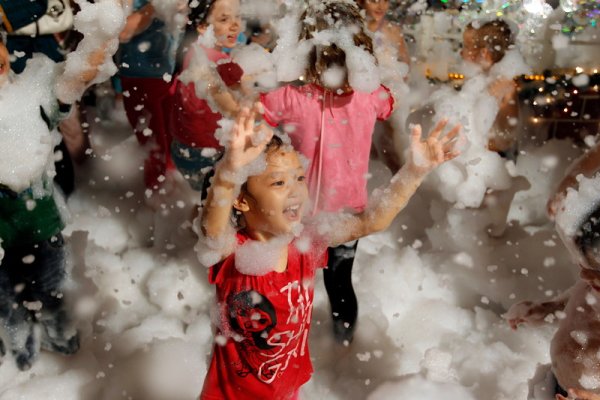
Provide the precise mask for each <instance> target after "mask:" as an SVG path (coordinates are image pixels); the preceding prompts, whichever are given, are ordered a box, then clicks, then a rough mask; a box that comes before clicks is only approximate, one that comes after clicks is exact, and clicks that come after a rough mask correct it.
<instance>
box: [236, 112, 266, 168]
mask: <svg viewBox="0 0 600 400" xmlns="http://www.w3.org/2000/svg"><path fill="white" fill-rule="evenodd" d="M255 122H256V111H255V110H250V109H248V108H243V109H242V111H241V112H240V113H239V115H238V117H237V119H236V120H235V125H234V126H233V129H232V130H231V137H230V138H229V141H228V144H227V149H226V152H225V157H224V161H225V164H226V166H227V168H228V169H229V170H230V171H231V172H237V171H239V170H240V169H242V168H243V167H245V166H246V165H248V164H250V163H251V162H252V161H254V160H255V159H256V158H257V157H258V156H259V155H260V154H261V153H262V152H263V150H264V149H265V146H266V145H267V143H269V141H270V140H271V138H272V137H273V130H272V129H271V128H269V127H268V126H267V125H266V124H264V123H260V124H256V123H255Z"/></svg>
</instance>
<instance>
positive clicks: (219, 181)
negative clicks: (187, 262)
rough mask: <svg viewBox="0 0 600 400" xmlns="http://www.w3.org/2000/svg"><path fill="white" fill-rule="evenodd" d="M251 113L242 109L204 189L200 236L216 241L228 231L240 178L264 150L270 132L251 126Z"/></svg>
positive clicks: (252, 117) (253, 117)
mask: <svg viewBox="0 0 600 400" xmlns="http://www.w3.org/2000/svg"><path fill="white" fill-rule="evenodd" d="M254 121H255V113H254V111H250V110H248V109H243V110H242V111H241V112H240V114H239V116H238V118H237V120H236V123H235V125H234V128H233V131H232V132H231V138H230V140H229V143H228V144H227V146H226V150H225V154H224V156H223V158H222V160H221V161H220V162H219V163H218V164H217V166H216V168H215V175H214V177H213V179H212V182H211V185H210V187H209V190H208V196H207V199H206V204H205V206H204V210H203V212H202V220H201V227H202V233H203V234H204V235H205V236H206V237H207V238H208V239H213V240H214V239H219V238H221V237H222V236H223V235H224V234H226V233H228V232H229V231H230V229H231V224H230V222H229V221H230V215H231V209H232V206H233V203H234V201H235V200H236V198H237V195H238V194H239V190H240V184H241V183H243V182H244V181H245V179H244V177H243V176H240V175H241V174H242V172H243V170H244V167H246V166H247V165H248V164H250V163H251V162H252V161H254V160H255V159H256V158H257V157H258V156H259V155H260V154H261V153H262V152H263V150H264V148H265V146H266V145H267V143H268V142H269V140H270V139H271V137H272V136H273V131H271V130H270V129H267V128H266V127H264V126H262V127H261V128H259V129H257V128H256V127H255V124H254Z"/></svg>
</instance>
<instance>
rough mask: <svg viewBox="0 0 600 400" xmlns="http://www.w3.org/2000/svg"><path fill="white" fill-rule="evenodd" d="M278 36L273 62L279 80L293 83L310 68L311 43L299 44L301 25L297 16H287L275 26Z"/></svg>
mask: <svg viewBox="0 0 600 400" xmlns="http://www.w3.org/2000/svg"><path fill="white" fill-rule="evenodd" d="M275 30H276V32H277V34H278V39H277V45H276V46H275V48H274V49H273V60H274V62H275V68H276V70H277V80H278V81H280V82H291V81H295V80H297V79H299V78H300V77H301V76H303V75H304V73H305V71H306V67H307V66H308V53H309V52H310V50H311V49H312V46H311V44H310V43H308V42H306V41H303V42H299V41H298V37H299V36H300V31H301V24H300V22H299V17H298V15H297V14H292V13H290V14H287V15H286V16H284V17H283V18H281V19H280V20H279V21H277V23H276V24H275Z"/></svg>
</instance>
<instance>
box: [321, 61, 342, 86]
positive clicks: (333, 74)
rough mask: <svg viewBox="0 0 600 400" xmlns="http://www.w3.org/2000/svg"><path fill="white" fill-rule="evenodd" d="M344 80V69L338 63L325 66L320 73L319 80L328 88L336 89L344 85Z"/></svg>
mask: <svg viewBox="0 0 600 400" xmlns="http://www.w3.org/2000/svg"><path fill="white" fill-rule="evenodd" d="M345 81H346V69H345V68H344V67H340V66H339V65H334V66H332V67H329V68H327V69H326V70H325V71H323V72H322V73H321V82H323V86H325V87H326V88H328V89H338V88H341V87H342V86H343V85H344V82H345Z"/></svg>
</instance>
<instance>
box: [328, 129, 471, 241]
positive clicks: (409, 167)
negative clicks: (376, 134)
mask: <svg viewBox="0 0 600 400" xmlns="http://www.w3.org/2000/svg"><path fill="white" fill-rule="evenodd" d="M446 124H447V121H442V122H440V123H438V124H437V126H436V127H435V128H434V129H433V131H431V133H430V134H429V137H428V138H427V139H425V140H421V127H420V126H418V125H417V126H415V127H413V130H412V134H411V156H410V157H409V161H408V162H407V163H406V164H405V165H404V166H403V167H402V168H401V169H400V171H398V172H397V173H396V175H394V176H393V177H392V180H391V183H390V185H389V186H388V187H387V188H385V189H384V190H383V191H381V192H380V193H378V194H376V195H374V196H373V198H372V199H371V201H370V204H369V205H368V207H367V208H366V209H365V210H364V211H363V212H362V213H359V214H354V215H345V216H341V217H340V219H339V220H337V221H334V222H333V224H332V227H331V232H329V235H328V236H329V238H330V239H329V240H330V246H335V245H339V244H341V243H345V242H348V241H351V240H355V239H358V238H360V237H363V236H366V235H369V234H371V233H374V232H379V231H382V230H384V229H386V228H387V227H388V226H389V225H390V224H391V223H392V221H393V220H394V218H395V217H396V215H398V213H399V212H400V211H401V210H402V209H403V208H404V207H405V206H406V204H407V203H408V201H409V200H410V198H411V197H412V196H413V194H414V193H415V192H416V190H417V188H418V187H419V185H420V184H421V182H422V181H423V179H425V176H427V174H428V173H429V172H430V171H432V170H433V169H434V168H435V167H437V166H438V165H440V164H441V163H443V162H444V161H447V160H450V159H452V158H454V157H456V156H457V155H458V152H457V151H456V150H455V148H454V145H455V143H456V141H455V139H456V138H457V137H458V135H459V131H460V126H455V127H454V128H453V129H452V130H451V131H450V132H449V133H448V134H447V135H445V136H442V137H440V135H441V134H442V131H443V130H444V127H445V126H446Z"/></svg>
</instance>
